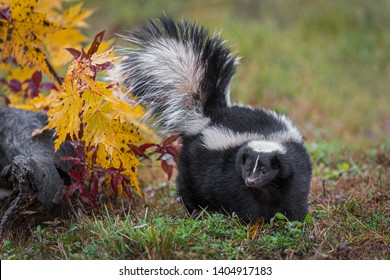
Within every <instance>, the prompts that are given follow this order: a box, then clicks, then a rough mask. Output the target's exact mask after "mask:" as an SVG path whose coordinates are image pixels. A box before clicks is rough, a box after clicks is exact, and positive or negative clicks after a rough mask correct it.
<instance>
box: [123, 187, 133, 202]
mask: <svg viewBox="0 0 390 280" xmlns="http://www.w3.org/2000/svg"><path fill="white" fill-rule="evenodd" d="M122 186H123V191H124V192H125V194H126V195H127V198H128V199H129V200H132V199H133V195H132V193H131V190H130V188H129V187H128V186H127V185H126V184H124V183H123V184H122Z"/></svg>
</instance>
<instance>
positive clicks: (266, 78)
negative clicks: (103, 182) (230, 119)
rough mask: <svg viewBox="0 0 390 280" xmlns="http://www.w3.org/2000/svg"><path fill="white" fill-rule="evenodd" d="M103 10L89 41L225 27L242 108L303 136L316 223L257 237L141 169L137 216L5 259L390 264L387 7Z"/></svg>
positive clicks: (57, 235) (296, 4)
mask: <svg viewBox="0 0 390 280" xmlns="http://www.w3.org/2000/svg"><path fill="white" fill-rule="evenodd" d="M238 2H239V3H238ZM106 3H107V2H106V1H103V0H99V1H86V5H87V6H89V7H95V8H97V10H96V12H95V15H94V16H93V17H92V18H91V20H90V22H91V23H92V26H93V30H91V31H89V32H90V35H91V37H92V34H94V33H96V32H98V31H100V30H102V29H107V33H108V37H113V34H114V33H115V32H117V33H123V30H125V29H134V28H136V27H137V26H139V25H141V24H142V23H144V22H145V20H147V19H148V18H150V17H158V16H160V15H162V14H163V12H165V14H167V15H172V16H174V17H178V18H190V19H194V20H197V21H198V22H200V23H202V24H205V25H206V26H208V27H209V28H210V29H211V30H216V31H219V30H222V37H223V38H224V39H228V40H229V44H230V45H231V46H232V48H233V50H235V51H236V52H237V54H238V55H239V56H241V57H243V59H242V61H241V65H240V66H239V67H238V72H237V75H236V76H235V78H234V80H233V85H232V95H233V100H234V101H236V102H243V103H250V104H252V105H258V106H263V107H267V108H273V109H276V110H277V111H279V112H282V113H286V114H287V115H289V116H290V117H291V118H292V119H293V120H294V121H295V122H296V123H297V124H298V126H299V127H300V128H301V129H302V131H303V134H304V135H305V137H306V143H307V147H308V149H309V151H310V154H311V157H312V162H313V168H314V170H313V172H314V177H313V181H312V187H311V193H310V215H309V216H308V217H307V219H306V221H305V222H303V223H301V222H289V221H286V220H285V219H284V218H283V217H280V216H278V217H275V219H274V220H273V221H272V222H271V223H270V224H264V225H258V228H256V226H255V225H243V224H241V223H240V222H239V221H238V220H237V219H236V218H235V217H223V216H220V215H210V214H208V213H203V215H201V216H200V217H198V218H196V219H189V218H188V216H187V213H185V210H184V209H183V207H182V206H181V205H180V203H178V202H177V200H176V197H175V187H174V183H173V182H169V183H167V182H166V181H165V180H164V176H163V175H161V173H160V172H159V170H158V168H157V167H153V169H152V171H153V172H151V171H150V167H144V168H143V169H142V170H141V180H142V182H143V186H144V188H143V190H144V193H145V195H144V199H143V200H142V201H141V200H139V201H137V205H136V207H135V210H134V211H132V212H131V213H127V214H123V213H122V214H112V213H111V214H110V213H108V212H107V211H102V212H101V213H95V214H94V215H92V214H90V213H89V214H86V213H85V212H84V211H81V210H74V211H73V212H72V214H71V218H69V219H58V220H55V221H48V222H47V223H44V224H42V225H40V226H38V227H37V228H34V229H32V232H31V236H30V237H29V238H27V239H25V238H17V237H10V239H9V240H6V241H4V242H3V243H2V244H1V249H0V257H1V259H15V258H16V259H128V258H129V259H172V258H175V259H390V172H389V171H390V151H389V149H390V141H389V138H390V113H389V107H390V92H389V91H390V90H389V89H390V79H389V77H390V36H389V33H388V30H389V28H390V2H388V1H385V0H382V1H381V0H379V1H375V3H373V2H372V1H363V0H361V1H359V0H357V1H352V0H343V1H309V0H300V1H279V0H277V1H250V0H246V1H125V0H122V1H118V0H112V1H110V5H108V4H106ZM154 171H155V172H154Z"/></svg>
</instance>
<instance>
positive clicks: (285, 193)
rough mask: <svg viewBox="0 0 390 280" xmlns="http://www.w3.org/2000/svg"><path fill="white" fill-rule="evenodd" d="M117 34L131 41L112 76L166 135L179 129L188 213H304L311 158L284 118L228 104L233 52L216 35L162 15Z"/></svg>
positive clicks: (181, 185)
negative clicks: (198, 211) (132, 45)
mask: <svg viewBox="0 0 390 280" xmlns="http://www.w3.org/2000/svg"><path fill="white" fill-rule="evenodd" d="M123 38H124V39H125V40H126V41H129V42H131V43H132V44H134V45H135V46H136V48H124V49H123V50H122V51H123V54H124V55H125V59H123V60H122V61H121V62H118V63H117V64H116V65H114V67H113V68H112V69H111V74H110V79H112V80H114V81H115V82H117V83H119V84H120V85H121V86H122V87H124V88H125V89H126V90H127V91H128V92H131V93H132V94H133V95H135V96H136V97H137V98H138V100H139V101H140V102H141V103H142V104H144V105H145V106H146V108H147V116H148V117H151V118H152V119H153V121H154V125H155V126H156V129H157V130H158V131H159V132H160V133H161V134H162V135H170V134H176V135H181V136H182V144H183V148H182V152H181V154H180V163H179V166H178V176H177V179H176V180H177V181H176V183H177V188H178V194H179V195H180V196H181V198H182V201H183V203H184V205H185V207H186V208H187V209H188V211H189V212H190V213H192V212H193V211H196V210H199V209H203V208H207V210H210V211H217V212H222V213H228V214H231V213H233V212H234V213H236V214H237V216H238V217H239V218H241V219H242V220H243V221H247V222H249V221H253V220H254V219H258V218H264V219H265V220H269V219H270V218H272V217H273V216H274V214H275V213H277V212H280V213H283V214H284V215H285V216H286V217H287V218H289V219H291V220H296V219H298V220H301V219H303V218H304V216H305V214H306V213H307V210H308V205H307V198H308V193H309V188H310V179H311V163H310V158H309V155H308V153H307V151H306V149H305V147H304V145H303V139H302V135H301V133H300V132H299V130H298V129H297V128H296V127H295V126H294V124H293V123H292V122H291V121H290V120H289V119H288V118H287V117H286V116H284V115H279V114H277V113H275V112H274V111H271V110H266V109H263V108H250V107H244V106H233V105H231V102H230V80H231V78H232V76H233V74H234V72H235V68H236V65H237V64H238V58H236V57H235V56H234V55H233V54H232V53H231V52H230V50H229V49H228V48H227V47H226V46H224V42H223V41H222V40H221V39H220V37H219V35H210V34H209V33H208V31H207V29H206V28H204V27H202V26H199V25H197V24H196V23H191V22H188V21H175V20H172V19H170V18H161V19H158V20H152V21H150V22H149V23H148V24H147V25H146V26H144V27H143V28H142V29H140V30H139V31H135V32H130V33H129V35H128V36H123Z"/></svg>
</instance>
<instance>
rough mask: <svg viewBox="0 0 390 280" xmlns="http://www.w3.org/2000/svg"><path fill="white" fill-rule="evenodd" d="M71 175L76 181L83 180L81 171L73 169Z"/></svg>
mask: <svg viewBox="0 0 390 280" xmlns="http://www.w3.org/2000/svg"><path fill="white" fill-rule="evenodd" d="M69 175H70V176H71V177H72V178H73V179H75V180H76V182H79V183H80V182H81V172H76V171H71V172H69Z"/></svg>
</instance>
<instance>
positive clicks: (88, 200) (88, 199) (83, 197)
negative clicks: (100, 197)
mask: <svg viewBox="0 0 390 280" xmlns="http://www.w3.org/2000/svg"><path fill="white" fill-rule="evenodd" d="M79 199H80V201H81V202H82V203H84V204H87V205H89V206H91V207H92V208H98V205H97V204H96V202H95V200H94V199H93V198H92V196H91V195H90V194H89V193H88V192H84V193H80V197H79Z"/></svg>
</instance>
